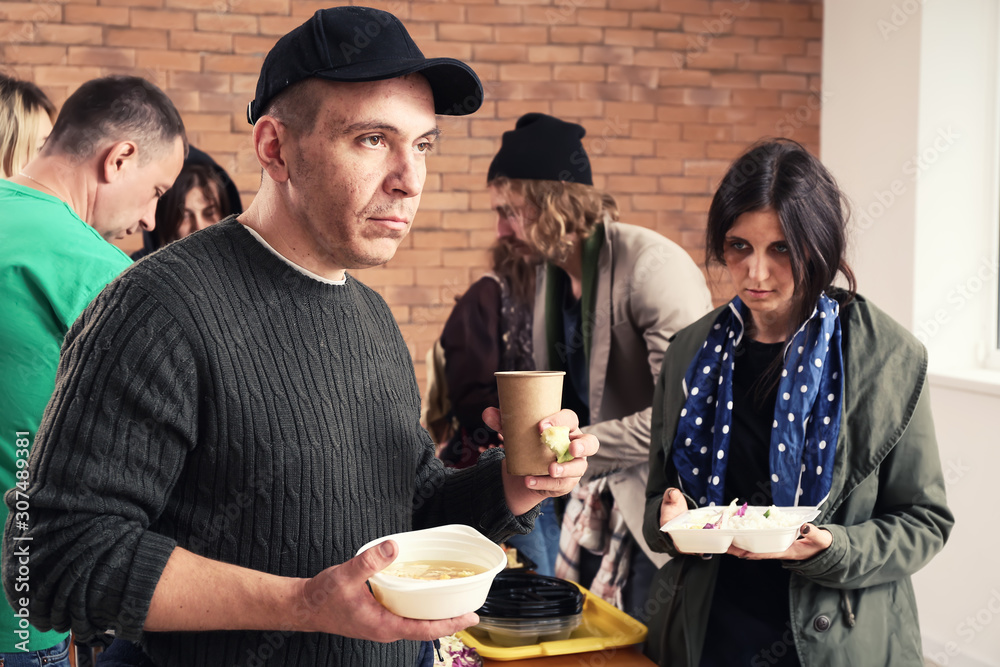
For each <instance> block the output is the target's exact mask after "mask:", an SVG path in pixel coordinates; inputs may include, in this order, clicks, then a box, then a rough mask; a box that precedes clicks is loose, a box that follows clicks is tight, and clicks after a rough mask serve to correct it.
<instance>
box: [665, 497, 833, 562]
mask: <svg viewBox="0 0 1000 667" xmlns="http://www.w3.org/2000/svg"><path fill="white" fill-rule="evenodd" d="M721 509H722V508H721V507H699V508H697V509H693V510H688V511H687V512H685V513H684V514H681V515H680V516H677V517H674V518H673V519H671V520H670V521H668V522H667V523H665V524H663V526H661V527H660V530H662V531H663V532H665V533H667V534H669V535H670V537H671V538H672V539H673V541H674V546H675V547H677V549H678V550H680V551H683V552H685V553H694V554H723V553H726V551H727V550H728V549H729V545H733V546H735V547H736V548H738V549H743V550H745V551H749V552H751V553H755V554H766V553H780V552H782V551H784V550H785V549H787V548H788V547H790V546H792V543H793V542H795V540H796V538H798V536H799V529H800V528H801V527H802V524H804V523H808V522H809V521H812V520H813V519H815V518H816V517H817V516H819V508H818V507H806V506H803V507H779V508H778V509H779V510H780V511H781V513H782V514H783V515H786V516H788V517H794V519H795V525H793V526H788V527H776V528H767V529H750V528H721V529H720V528H712V529H704V528H690V527H689V526H690V525H691V524H695V525H704V524H705V523H707V522H708V521H709V520H711V519H713V518H714V517H716V516H718V514H719V511H720V510H721ZM766 509H767V508H766V507H748V508H747V511H748V512H756V513H761V514H762V513H763V512H764V511H765V510H766Z"/></svg>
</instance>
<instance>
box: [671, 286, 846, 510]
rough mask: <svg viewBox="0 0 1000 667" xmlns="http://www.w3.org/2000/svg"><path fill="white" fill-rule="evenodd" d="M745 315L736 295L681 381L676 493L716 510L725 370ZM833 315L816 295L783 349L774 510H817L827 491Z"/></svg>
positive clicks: (835, 404)
mask: <svg viewBox="0 0 1000 667" xmlns="http://www.w3.org/2000/svg"><path fill="white" fill-rule="evenodd" d="M745 312H746V306H744V305H743V302H742V301H741V300H740V298H739V297H736V298H734V299H733V300H732V301H731V302H730V303H729V307H728V308H726V309H725V310H723V311H722V312H721V313H720V314H719V317H718V318H717V319H716V320H715V324H714V325H713V326H712V329H711V330H710V332H709V334H708V339H707V340H706V341H705V344H704V345H703V346H702V348H701V351H700V352H699V353H698V355H697V356H696V357H695V359H694V361H693V362H692V363H691V367H690V368H688V371H687V374H686V375H685V377H684V394H685V396H686V397H687V400H686V401H685V403H684V409H683V410H681V416H680V420H679V421H678V423H677V436H676V437H675V438H674V445H673V460H674V465H675V466H676V467H677V472H678V474H679V475H680V480H681V487H682V489H683V490H684V492H685V493H687V494H688V495H689V496H691V497H692V498H694V499H695V500H696V501H697V502H698V504H699V505H700V506H705V505H722V504H723V487H724V485H725V479H726V464H727V462H728V461H729V433H730V429H731V427H732V419H733V416H732V410H733V370H734V369H735V368H736V365H735V361H736V354H735V353H736V349H737V347H738V346H739V344H740V340H741V339H742V338H743V331H744V324H743V322H744V313H745ZM839 314H840V304H838V303H837V302H836V301H834V300H833V299H831V298H830V297H828V296H826V294H822V295H820V298H819V303H818V304H817V306H816V309H815V310H814V311H813V314H812V315H811V316H810V317H809V319H808V320H806V322H805V323H804V324H803V325H802V326H801V327H800V328H799V330H798V331H796V332H795V335H794V336H792V338H791V340H790V341H789V343H788V344H787V345H786V346H785V350H784V353H783V357H784V363H783V370H782V372H781V379H780V381H779V382H778V399H777V401H776V402H775V406H774V424H773V425H772V429H771V453H770V465H771V493H772V496H773V498H774V501H773V502H774V504H775V505H778V506H782V507H790V506H794V505H820V504H822V502H823V501H824V500H826V497H827V495H829V493H830V484H831V481H832V478H833V457H834V454H835V453H836V449H837V435H838V434H839V432H840V410H841V400H842V396H843V376H844V365H843V359H842V358H841V349H840V318H839Z"/></svg>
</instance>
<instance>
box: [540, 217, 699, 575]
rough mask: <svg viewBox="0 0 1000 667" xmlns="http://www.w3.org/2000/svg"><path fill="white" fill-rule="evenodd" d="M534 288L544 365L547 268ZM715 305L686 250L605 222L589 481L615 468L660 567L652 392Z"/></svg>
mask: <svg viewBox="0 0 1000 667" xmlns="http://www.w3.org/2000/svg"><path fill="white" fill-rule="evenodd" d="M536 290H537V291H536V295H535V312H534V322H533V337H534V340H533V343H534V356H535V367H536V368H539V369H545V368H549V365H548V345H547V343H546V340H545V336H546V327H545V271H544V270H542V271H540V273H539V280H538V282H537V287H536ZM711 308H712V300H711V295H710V294H709V291H708V288H707V287H706V285H705V278H704V275H703V274H702V272H701V270H700V269H699V268H698V266H697V265H696V264H695V263H694V261H693V260H692V259H691V257H690V256H689V255H688V254H687V252H686V251H685V250H684V249H683V248H681V247H680V246H679V245H677V244H676V243H674V242H673V241H670V240H669V239H666V238H664V237H663V236H661V235H660V234H657V233H656V232H653V231H650V230H648V229H645V228H643V227H636V226H634V225H628V224H624V223H609V224H607V225H605V243H604V246H603V247H602V248H601V252H600V257H599V259H598V278H597V294H596V296H595V300H594V320H595V321H594V329H593V339H592V342H591V346H590V386H589V398H590V400H589V404H590V426H588V427H586V428H585V429H584V431H586V432H588V433H593V434H594V435H596V436H597V438H598V440H600V443H601V448H600V450H599V451H598V453H597V455H596V456H592V457H591V458H590V460H589V464H590V467H589V470H588V473H587V479H589V478H591V477H593V476H595V475H596V476H600V475H604V474H608V473H614V474H612V476H611V478H610V479H609V480H608V481H609V485H610V488H611V492H612V494H613V495H614V499H615V503H616V504H617V505H618V507H619V508H620V509H621V511H622V514H623V515H624V517H625V522H626V524H627V525H628V529H629V531H630V532H631V533H632V536H633V537H634V538H635V541H636V542H637V543H638V544H639V545H640V546H641V547H642V549H643V551H645V553H646V555H647V556H649V557H650V559H651V560H652V561H653V562H654V563H655V564H656V565H657V567H660V566H662V565H663V564H664V563H665V562H666V561H667V560H668V558H667V557H666V556H665V555H664V554H660V553H655V552H653V551H651V550H650V549H649V547H648V546H647V544H646V541H645V540H644V539H643V537H642V518H643V511H644V509H645V499H646V478H647V477H648V473H649V442H650V419H651V415H652V407H651V406H652V404H653V389H654V386H655V383H656V379H657V378H658V377H659V375H660V363H661V361H662V359H663V353H664V352H665V351H666V349H667V345H668V343H669V340H670V337H671V336H673V335H674V334H675V333H677V332H678V331H680V330H681V329H683V328H684V327H686V326H687V325H689V324H691V323H692V322H694V321H695V320H697V319H698V318H700V317H701V316H702V315H704V314H705V313H707V312H708V311H709V310H711Z"/></svg>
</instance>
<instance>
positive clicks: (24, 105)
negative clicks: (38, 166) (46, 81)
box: [0, 74, 56, 178]
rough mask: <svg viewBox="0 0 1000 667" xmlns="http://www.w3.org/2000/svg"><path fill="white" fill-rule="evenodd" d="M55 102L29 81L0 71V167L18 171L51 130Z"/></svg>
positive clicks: (8, 172)
mask: <svg viewBox="0 0 1000 667" xmlns="http://www.w3.org/2000/svg"><path fill="white" fill-rule="evenodd" d="M55 120H56V106H55V105H54V104H52V102H51V100H49V98H48V97H46V95H45V93H43V92H42V90H41V89H40V88H39V87H38V86H36V85H35V84H33V83H31V82H30V81H21V80H19V79H15V78H13V77H9V76H6V75H4V74H0V171H2V172H3V177H4V178H10V177H11V176H16V175H17V174H18V173H20V171H21V168H22V167H24V165H26V164H28V162H30V161H31V158H33V157H35V156H36V155H38V151H40V150H41V149H42V144H43V143H45V139H46V138H48V136H49V132H51V131H52V123H54V122H55Z"/></svg>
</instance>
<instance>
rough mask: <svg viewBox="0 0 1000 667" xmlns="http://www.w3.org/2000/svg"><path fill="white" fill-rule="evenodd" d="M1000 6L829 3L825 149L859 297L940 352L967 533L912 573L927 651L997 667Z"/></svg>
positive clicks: (935, 370)
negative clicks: (849, 218) (999, 48)
mask: <svg viewBox="0 0 1000 667" xmlns="http://www.w3.org/2000/svg"><path fill="white" fill-rule="evenodd" d="M997 24H998V17H997V7H996V3H995V2H994V1H993V0H923V1H921V0H829V1H828V2H826V3H825V5H824V34H823V88H824V90H823V99H824V100H825V103H824V106H823V110H822V122H821V135H820V140H821V146H822V158H823V161H824V163H825V164H826V165H827V166H828V167H829V168H830V169H831V171H832V172H833V173H834V175H835V176H836V177H837V179H838V181H839V182H840V184H841V186H842V188H843V189H844V190H845V191H846V193H847V194H848V196H849V197H850V198H851V200H852V202H853V205H854V209H855V211H854V213H855V220H854V229H853V245H852V252H851V260H852V264H853V266H854V268H855V271H856V273H857V277H858V283H859V288H860V291H861V292H862V293H863V294H865V295H866V296H867V297H869V298H871V299H872V300H873V301H874V302H875V303H877V304H878V305H879V306H881V307H882V308H883V309H884V310H886V311H887V312H888V313H889V314H890V315H892V316H893V317H894V318H896V319H897V320H898V321H899V322H901V323H903V324H904V325H906V326H908V327H909V328H910V329H911V330H912V331H914V332H915V333H917V335H918V336H919V337H920V338H921V340H923V341H924V342H925V344H927V346H928V349H929V351H930V356H931V368H932V376H931V383H930V386H931V398H932V409H933V411H934V418H935V423H936V426H937V434H938V441H939V445H940V449H941V459H942V462H943V465H944V469H945V476H946V480H947V485H948V500H949V505H950V506H951V507H952V509H953V511H954V512H955V515H956V526H955V530H954V532H953V533H952V536H951V540H950V541H949V543H948V545H947V546H946V547H945V549H944V551H943V552H942V553H941V554H940V555H939V556H938V557H937V558H935V560H934V561H932V562H931V564H930V565H928V566H927V567H926V568H924V569H923V570H922V571H921V572H919V573H918V574H917V575H916V576H915V577H914V582H915V586H916V589H917V597H918V604H919V608H920V617H921V630H922V634H923V636H924V645H925V650H926V652H927V655H928V657H931V658H933V659H934V660H935V661H936V662H938V663H939V664H942V665H958V666H959V667H961V666H972V665H989V666H991V667H1000V567H998V566H997V563H998V561H1000V533H998V532H997V531H996V529H995V528H994V526H996V524H997V516H998V515H1000V502H997V500H995V499H996V498H997V497H998V495H1000V494H998V492H1000V478H998V472H1000V437H998V435H997V428H996V426H995V420H996V418H997V416H1000V374H998V373H989V372H985V371H983V370H980V369H981V367H982V359H983V356H984V353H985V351H986V349H987V348H988V346H989V338H990V327H991V322H995V319H994V317H995V316H994V315H993V309H992V307H991V306H990V303H991V301H994V300H995V299H996V287H995V283H996V280H997V278H996V266H997V265H996V249H997V242H996V227H997V223H996V220H997V215H996V205H995V203H994V201H995V199H996V196H997V194H996V193H997V188H996V186H995V185H994V184H995V183H996V180H997V169H996V167H995V164H996V155H997V152H996V143H997V136H996V131H995V128H996V123H995V122H993V121H992V120H991V119H993V118H995V117H996V99H997V67H996V64H997V54H996V41H997V33H998V28H997Z"/></svg>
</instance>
